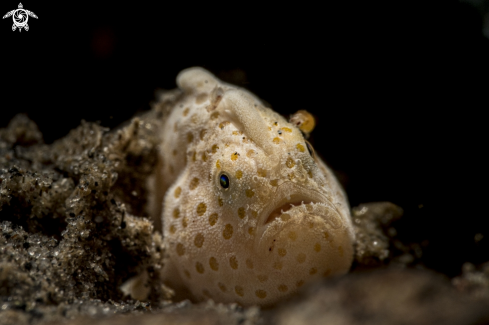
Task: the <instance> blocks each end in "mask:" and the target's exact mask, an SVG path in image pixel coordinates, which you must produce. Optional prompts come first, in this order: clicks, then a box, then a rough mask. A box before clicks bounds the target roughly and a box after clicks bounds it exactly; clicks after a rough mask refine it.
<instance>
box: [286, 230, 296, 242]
mask: <svg viewBox="0 0 489 325" xmlns="http://www.w3.org/2000/svg"><path fill="white" fill-rule="evenodd" d="M288 236H289V238H290V239H292V240H296V239H297V233H296V232H295V231H290V232H289V234H288Z"/></svg>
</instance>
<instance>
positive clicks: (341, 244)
mask: <svg viewBox="0 0 489 325" xmlns="http://www.w3.org/2000/svg"><path fill="white" fill-rule="evenodd" d="M289 193H290V192H289ZM300 193H302V194H289V195H284V196H283V197H282V198H280V199H276V201H275V202H274V203H275V204H273V205H272V206H271V207H270V208H269V209H267V211H263V214H262V216H261V221H262V226H261V231H260V234H259V235H260V236H259V237H258V238H259V240H258V241H257V242H256V243H255V250H256V253H257V254H258V255H259V256H261V257H262V259H261V260H262V261H266V264H268V265H267V266H268V269H269V270H270V272H271V273H273V274H275V275H276V276H280V277H283V280H282V282H284V281H285V282H294V281H295V282H294V284H295V285H297V286H298V285H300V284H301V283H304V282H309V280H310V278H311V277H318V276H319V277H320V276H330V275H334V274H343V273H346V272H347V271H348V270H349V267H350V265H351V262H352V258H353V240H352V236H353V235H352V234H351V233H349V231H348V229H349V228H348V227H347V224H346V221H345V219H344V217H343V216H342V215H341V213H340V212H339V211H338V209H336V208H335V206H334V205H333V204H332V203H330V202H328V201H327V200H325V199H324V197H322V195H320V194H316V193H312V195H307V193H306V194H304V191H301V192H300ZM264 267H266V266H265V265H264ZM294 279H295V280H294ZM297 279H299V280H297ZM301 281H302V282H301Z"/></svg>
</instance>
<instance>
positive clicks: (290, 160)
mask: <svg viewBox="0 0 489 325" xmlns="http://www.w3.org/2000/svg"><path fill="white" fill-rule="evenodd" d="M285 165H286V166H287V167H289V168H292V167H294V166H295V162H294V159H292V158H290V157H289V158H287V160H286V161H285Z"/></svg>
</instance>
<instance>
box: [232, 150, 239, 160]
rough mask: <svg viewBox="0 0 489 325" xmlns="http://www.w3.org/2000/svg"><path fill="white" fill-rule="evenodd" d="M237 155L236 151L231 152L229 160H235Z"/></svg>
mask: <svg viewBox="0 0 489 325" xmlns="http://www.w3.org/2000/svg"><path fill="white" fill-rule="evenodd" d="M238 156H239V153H237V152H235V153H233V154H231V160H232V161H236V160H237V159H238Z"/></svg>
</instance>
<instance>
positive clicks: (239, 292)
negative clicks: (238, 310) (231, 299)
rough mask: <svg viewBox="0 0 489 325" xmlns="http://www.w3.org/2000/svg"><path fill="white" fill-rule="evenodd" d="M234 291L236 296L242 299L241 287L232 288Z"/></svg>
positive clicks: (242, 290)
mask: <svg viewBox="0 0 489 325" xmlns="http://www.w3.org/2000/svg"><path fill="white" fill-rule="evenodd" d="M234 291H235V292H236V294H237V295H238V296H240V297H243V296H244V289H243V287H240V286H236V287H234Z"/></svg>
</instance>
